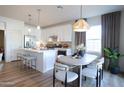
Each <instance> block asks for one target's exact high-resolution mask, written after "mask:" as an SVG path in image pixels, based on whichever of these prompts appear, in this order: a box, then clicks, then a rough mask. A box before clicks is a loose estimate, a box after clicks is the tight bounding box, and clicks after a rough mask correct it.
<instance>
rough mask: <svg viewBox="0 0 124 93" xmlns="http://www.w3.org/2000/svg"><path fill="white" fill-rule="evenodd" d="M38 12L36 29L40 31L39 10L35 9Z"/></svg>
mask: <svg viewBox="0 0 124 93" xmlns="http://www.w3.org/2000/svg"><path fill="white" fill-rule="evenodd" d="M37 11H38V25H37V29H38V30H40V11H41V10H40V9H37Z"/></svg>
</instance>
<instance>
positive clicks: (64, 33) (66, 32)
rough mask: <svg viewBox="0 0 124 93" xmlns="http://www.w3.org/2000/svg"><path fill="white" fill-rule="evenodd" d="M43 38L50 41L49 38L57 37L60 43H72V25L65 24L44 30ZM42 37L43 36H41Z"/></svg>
mask: <svg viewBox="0 0 124 93" xmlns="http://www.w3.org/2000/svg"><path fill="white" fill-rule="evenodd" d="M43 33H44V34H43V37H44V40H45V41H48V38H49V36H52V35H57V36H58V39H59V40H60V41H72V25H71V24H65V25H59V26H54V27H49V28H46V29H43ZM41 36H42V35H41Z"/></svg>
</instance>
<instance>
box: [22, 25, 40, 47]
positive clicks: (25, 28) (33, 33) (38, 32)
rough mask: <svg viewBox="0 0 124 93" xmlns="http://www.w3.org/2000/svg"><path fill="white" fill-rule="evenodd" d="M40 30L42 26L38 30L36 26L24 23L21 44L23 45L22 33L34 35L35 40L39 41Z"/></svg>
mask: <svg viewBox="0 0 124 93" xmlns="http://www.w3.org/2000/svg"><path fill="white" fill-rule="evenodd" d="M28 28H30V29H31V32H29V31H28ZM41 32H42V28H41V29H40V30H38V29H37V28H36V26H30V25H26V24H25V26H24V31H23V45H24V35H32V36H35V37H36V41H40V40H41Z"/></svg>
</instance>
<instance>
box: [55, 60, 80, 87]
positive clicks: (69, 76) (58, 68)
mask: <svg viewBox="0 0 124 93" xmlns="http://www.w3.org/2000/svg"><path fill="white" fill-rule="evenodd" d="M74 67H75V66H68V65H65V64H61V63H57V62H56V63H55V65H54V70H53V87H55V81H56V80H59V81H61V82H63V83H64V86H65V87H67V83H70V82H73V81H74V80H76V79H77V78H78V74H77V73H75V72H72V71H69V70H70V69H72V68H74Z"/></svg>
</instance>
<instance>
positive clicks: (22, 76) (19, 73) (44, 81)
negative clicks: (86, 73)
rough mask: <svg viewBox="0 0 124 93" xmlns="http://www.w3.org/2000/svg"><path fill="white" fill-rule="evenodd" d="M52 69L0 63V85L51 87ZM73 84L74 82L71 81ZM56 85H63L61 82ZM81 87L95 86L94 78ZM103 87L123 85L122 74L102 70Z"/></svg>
mask: <svg viewBox="0 0 124 93" xmlns="http://www.w3.org/2000/svg"><path fill="white" fill-rule="evenodd" d="M52 80H53V78H52V70H51V71H48V72H47V73H45V74H43V73H40V72H39V71H35V70H33V69H32V70H26V68H23V69H20V67H18V66H17V63H16V62H11V63H6V64H5V63H0V87H52ZM73 84H74V83H73ZM56 86H57V87H63V85H62V83H61V82H57V83H56ZM82 86H83V87H95V80H93V79H89V78H87V80H86V81H83V85H82ZM102 86H103V87H124V75H122V74H121V75H113V74H110V73H109V72H105V71H104V80H103V81H102Z"/></svg>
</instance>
